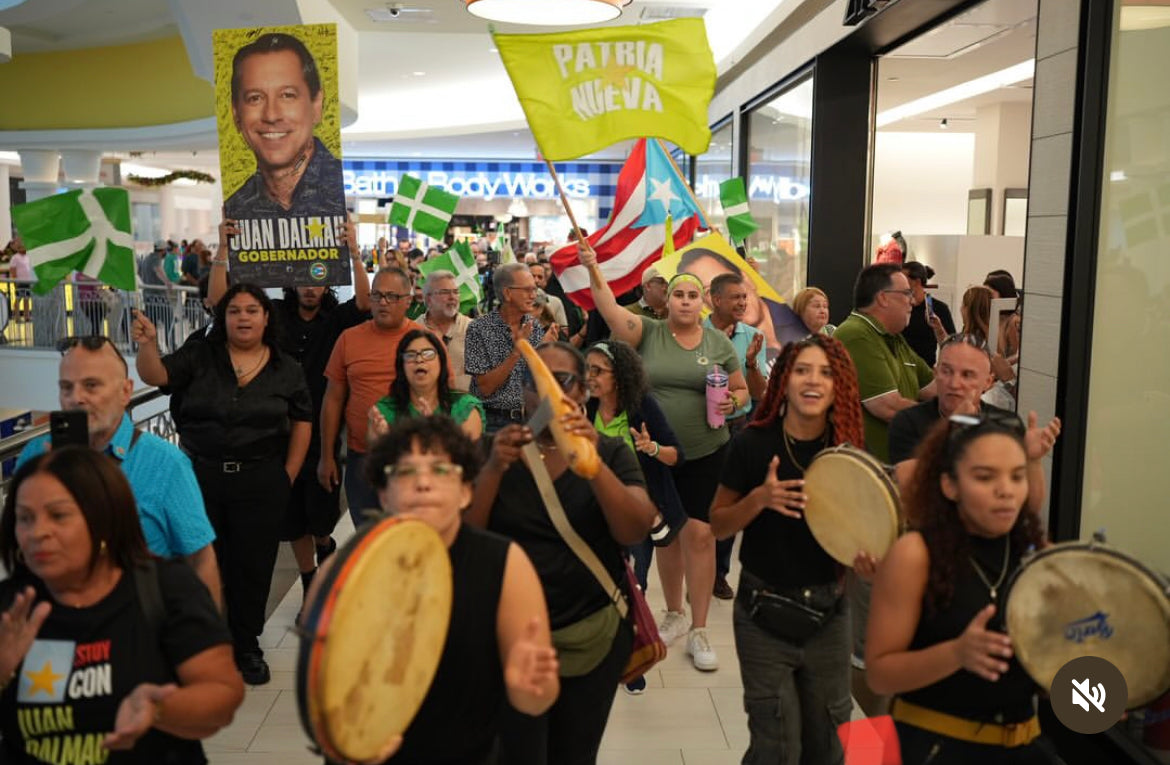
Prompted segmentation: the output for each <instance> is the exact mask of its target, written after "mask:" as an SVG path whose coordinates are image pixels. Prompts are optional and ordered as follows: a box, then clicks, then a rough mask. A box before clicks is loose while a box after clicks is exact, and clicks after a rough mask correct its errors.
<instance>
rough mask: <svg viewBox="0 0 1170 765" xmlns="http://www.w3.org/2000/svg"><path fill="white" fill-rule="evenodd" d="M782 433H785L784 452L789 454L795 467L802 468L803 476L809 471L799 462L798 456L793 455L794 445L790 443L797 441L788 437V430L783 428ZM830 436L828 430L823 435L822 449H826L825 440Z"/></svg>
mask: <svg viewBox="0 0 1170 765" xmlns="http://www.w3.org/2000/svg"><path fill="white" fill-rule="evenodd" d="M781 431H782V432H783V433H784V451H786V452H788V459H790V460H792V464H793V465H796V467H798V468H800V472H801V474H802V475H803V474H804V471H805V470H807V468H806V467H805V466H804V465H802V464H800V463H799V462H797V460H796V455H795V454H793V453H792V445H791V444H790V443H789V441H795V440H796V439H795V438H793V437H792V436H790V435H788V431H787V430H784V429H783V428H781ZM828 434H829V432H828V430H826V431H825V432H824V433H822V434H821V449H824V448H825V439H826V438H827V437H828Z"/></svg>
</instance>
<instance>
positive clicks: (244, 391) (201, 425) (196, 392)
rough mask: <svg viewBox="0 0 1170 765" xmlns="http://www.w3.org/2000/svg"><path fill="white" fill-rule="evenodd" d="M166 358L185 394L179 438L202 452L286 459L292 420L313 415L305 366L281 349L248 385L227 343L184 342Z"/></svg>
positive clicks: (199, 454) (187, 446)
mask: <svg viewBox="0 0 1170 765" xmlns="http://www.w3.org/2000/svg"><path fill="white" fill-rule="evenodd" d="M162 363H163V366H165V367H166V368H167V376H168V378H169V381H168V384H169V385H170V387H171V388H172V389H173V390H175V391H178V392H179V393H181V394H182V397H183V403H182V408H181V410H180V411H181V413H182V418H181V419H182V428H181V429H180V431H179V443H180V444H181V445H182V447H183V448H184V449H185V450H186V451H187V452H188V453H190V454H193V455H195V456H197V457H202V458H204V459H212V460H257V459H269V458H275V457H280V458H283V457H284V455H285V453H286V451H287V449H288V437H289V432H290V430H291V427H292V421H293V420H297V421H301V422H309V421H310V420H312V419H313V409H312V402H311V401H310V400H309V389H308V387H307V385H306V384H305V375H304V373H303V372H302V371H301V365H300V364H298V363H297V362H295V361H293V360H292V359H291V358H289V357H288V356H285V355H284V354H283V353H281V352H280V351H279V350H275V349H274V350H273V352H272V354H271V356H270V358H269V359H268V362H267V363H266V364H265V365H264V368H263V369H261V370H260V373H259V374H257V375H256V377H254V378H253V379H252V381H251V382H249V383H248V384H247V385H245V386H244V387H243V388H241V387H240V386H239V385H238V383H237V380H236V373H235V370H234V369H232V362H231V357H230V356H228V351H227V346H226V345H225V344H224V343H220V342H215V341H208V342H203V343H191V344H190V345H184V346H182V347H181V348H179V349H178V350H177V351H175V352H174V353H172V354H170V355H168V356H164V357H163V359H162Z"/></svg>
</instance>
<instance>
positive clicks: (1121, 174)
mask: <svg viewBox="0 0 1170 765" xmlns="http://www.w3.org/2000/svg"><path fill="white" fill-rule="evenodd" d="M1109 180H1111V181H1113V182H1114V183H1120V182H1122V181H1128V180H1129V176H1127V175H1126V174H1125V171H1124V170H1114V171H1112V172H1111V173H1109Z"/></svg>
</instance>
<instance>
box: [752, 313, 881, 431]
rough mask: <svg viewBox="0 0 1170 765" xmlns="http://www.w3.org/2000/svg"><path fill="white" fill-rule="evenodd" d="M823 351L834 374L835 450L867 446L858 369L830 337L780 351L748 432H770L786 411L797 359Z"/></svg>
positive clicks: (832, 421) (831, 415)
mask: <svg viewBox="0 0 1170 765" xmlns="http://www.w3.org/2000/svg"><path fill="white" fill-rule="evenodd" d="M814 346H815V347H817V348H820V349H821V350H822V351H824V352H825V356H827V357H828V359H829V367H830V368H831V369H832V371H833V406H832V407H830V408H829V424H830V425H832V431H833V432H832V443H831V445H832V446H836V445H838V444H851V445H853V446H856V447H857V448H858V449H861V448H864V446H865V429H864V427H863V423H862V419H861V396H860V395H859V394H858V392H857V368H856V367H854V366H853V358H852V357H851V356H850V355H849V351H847V350H846V349H845V346H844V345H842V344H841V341H839V340H834V339H833V338H831V337H829V336H828V335H821V334H816V335H809V336H808V337H806V338H805V339H804V340H801V341H799V342H794V343H789V344H788V345H786V346H784V350H782V351H780V356H779V357H778V358H777V359H776V363H775V364H774V365H773V366H772V375H771V377H769V378H768V389H767V390H766V391H765V392H764V398H763V399H762V400H761V401H760V405H759V406H757V407H756V410H755V415H754V416H753V418H752V421H751V423H750V424H749V425H748V427H749V428H770V427H772V426H773V425H774V424H775V423H776V421H777V420H778V419H781V418H783V417H784V412H785V411H786V410H787V406H788V398H787V395H786V391H787V389H788V378H789V377H791V375H792V367H793V365H795V364H796V357H797V356H799V355H800V352H801V351H803V350H804V349H805V348H812V347H814Z"/></svg>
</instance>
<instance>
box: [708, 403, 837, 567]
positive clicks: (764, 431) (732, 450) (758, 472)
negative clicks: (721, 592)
mask: <svg viewBox="0 0 1170 765" xmlns="http://www.w3.org/2000/svg"><path fill="white" fill-rule="evenodd" d="M824 446H825V441H824V440H823V439H821V438H818V439H816V440H815V441H793V442H792V455H793V456H794V457H795V458H796V460H797V462H799V463H800V464H801V465H804V466H805V467H808V465H809V464H810V463H811V462H812V460H813V457H815V456H816V455H817V452H819V451H821V449H823V448H824ZM774 456H779V457H780V464H779V466H777V468H776V475H777V476H778V477H779V478H780V480H782V481H788V480H793V479H797V478H803V477H804V471H803V470H802V469H801V468H800V467H798V466H797V465H794V464H792V459H791V458H790V457H789V456H788V451H787V449H786V448H785V446H784V432H783V430H782V428H781V426H780V425H776V426H774V427H770V428H744V429H743V430H742V431H740V432H739V433H738V434H737V435H736V436H735V438H734V439H732V441H731V446H730V447H729V449H728V452H727V460H726V461H725V462H724V463H723V475H722V476H721V477H720V479H719V483H720V484H722V485H723V486H726V487H727V488H729V489H731V490H732V491H737V492H739V493H740V494H741V495H742V494H747V493H749V492H751V491H752V490H753V489H755V488H756V487H757V486H759V485H761V484H762V483H763V482H764V480H765V479H766V478H767V473H768V465H769V463H771V461H772V457H774ZM739 560H740V562H741V563H743V567H744V568H745V569H746V570H748V571H750V572H751V573H752V574H754V575H756V576H758V577H759V578H761V579H763V580H764V581H765V582H767V583H768V584H769V585H771V586H773V587H778V588H780V587H807V586H809V585H817V584H832V583H833V582H836V581H837V568H838V567H837V563H836V561H834V560H833V559H832V558H831V557H829V554H828V553H826V552H825V551H824V549H823V548H822V547H821V546H820V544H818V543H817V540H816V538H815V537H813V535H812V532H811V531H810V530H809V528H808V522H807V521H805V520H804V519H803V518H799V519H798V518H791V517H789V516H787V515H781V514H780V513H777V512H774V511H773V510H771V509H765V510H763V512H761V513H760V514H759V515H757V516H756V517H755V518H753V519H752V522H751V523H749V524H748V525H747V527H745V528H744V530H743V543H742V544H741V546H740V548H739Z"/></svg>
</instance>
